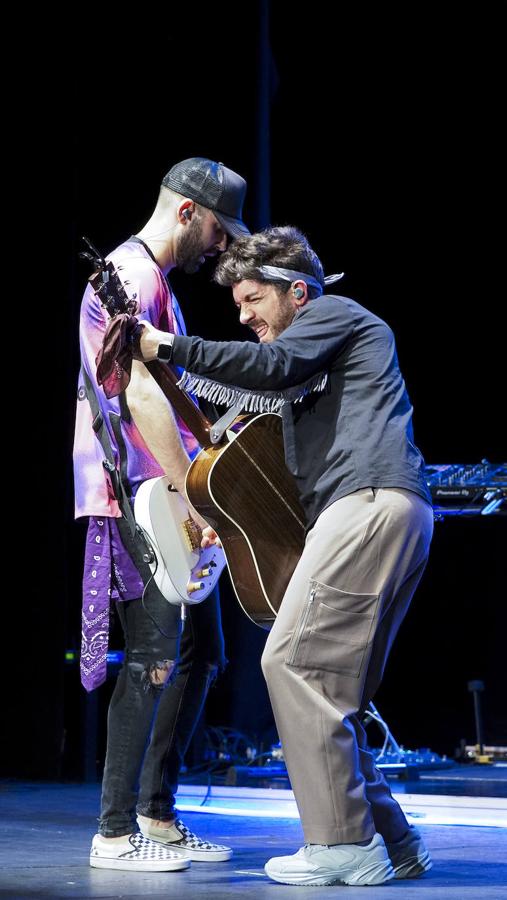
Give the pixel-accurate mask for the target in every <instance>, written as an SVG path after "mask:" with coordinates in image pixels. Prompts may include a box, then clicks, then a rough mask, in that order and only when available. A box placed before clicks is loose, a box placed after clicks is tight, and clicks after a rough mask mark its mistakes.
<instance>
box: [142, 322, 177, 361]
mask: <svg viewBox="0 0 507 900" xmlns="http://www.w3.org/2000/svg"><path fill="white" fill-rule="evenodd" d="M139 325H142V329H140V330H139V331H138V333H137V339H138V346H137V348H136V350H138V351H139V352H140V354H141V359H142V361H143V362H152V361H153V360H155V359H157V358H158V357H157V352H158V348H159V345H160V344H163V343H169V342H170V340H172V337H173V335H171V334H169V333H168V332H166V331H160V330H159V329H158V328H155V327H154V325H152V324H151V323H150V322H144V321H143V322H140V323H139ZM135 356H136V357H137V352H136V353H135Z"/></svg>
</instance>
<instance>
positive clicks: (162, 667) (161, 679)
mask: <svg viewBox="0 0 507 900" xmlns="http://www.w3.org/2000/svg"><path fill="white" fill-rule="evenodd" d="M175 669H176V661H175V660H173V659H159V660H157V661H156V662H154V663H147V664H146V666H145V667H144V671H143V675H142V680H143V685H144V689H145V691H148V690H149V689H150V688H164V687H165V686H166V684H168V683H169V681H170V679H171V676H172V675H173V674H174V671H175Z"/></svg>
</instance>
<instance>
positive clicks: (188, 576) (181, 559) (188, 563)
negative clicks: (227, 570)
mask: <svg viewBox="0 0 507 900" xmlns="http://www.w3.org/2000/svg"><path fill="white" fill-rule="evenodd" d="M134 516H135V519H136V522H137V524H138V525H140V527H141V528H142V529H143V531H144V533H145V536H147V538H148V543H149V544H150V546H151V547H152V549H153V551H154V554H155V559H154V560H153V561H152V562H151V563H150V569H151V571H152V573H153V577H154V579H155V582H156V584H157V587H158V589H159V590H160V592H161V593H162V594H163V596H164V597H165V599H166V600H167V601H168V602H169V603H174V604H178V605H179V604H181V603H184V604H186V605H192V604H195V603H201V601H202V600H205V599H206V597H207V596H208V595H209V594H210V593H211V591H212V590H213V588H214V587H215V585H216V583H217V581H218V578H219V575H220V573H221V572H222V570H223V568H224V566H225V556H224V553H223V550H221V549H220V548H219V547H207V548H206V549H205V550H202V549H201V547H200V540H201V533H200V530H199V529H198V528H197V526H196V525H195V523H194V522H193V521H192V520H191V519H190V517H189V514H188V509H187V506H186V504H185V502H184V500H183V498H182V497H181V495H180V494H179V493H178V492H177V491H175V490H174V489H173V488H172V485H171V483H170V481H169V478H167V476H165V475H163V476H161V477H159V478H150V479H148V481H144V482H143V484H142V485H141V486H140V487H139V489H138V491H137V494H136V499H135V503H134Z"/></svg>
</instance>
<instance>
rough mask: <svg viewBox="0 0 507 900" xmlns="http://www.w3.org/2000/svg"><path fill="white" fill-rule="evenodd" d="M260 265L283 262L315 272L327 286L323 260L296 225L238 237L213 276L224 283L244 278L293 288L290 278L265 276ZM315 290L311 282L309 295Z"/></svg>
mask: <svg viewBox="0 0 507 900" xmlns="http://www.w3.org/2000/svg"><path fill="white" fill-rule="evenodd" d="M259 266H280V267H281V268H284V269H294V270H295V271H297V272H303V273H306V274H307V275H312V276H313V277H314V278H316V279H317V281H318V282H320V284H321V285H322V288H324V270H323V268H322V263H321V261H320V259H319V257H318V256H317V254H316V253H315V252H314V250H312V248H311V247H310V244H309V243H308V241H307V239H306V237H305V236H304V234H303V233H302V232H301V231H299V230H298V229H297V228H294V226H293V225H282V226H273V227H271V228H265V229H264V230H263V231H258V232H257V233H256V234H251V235H248V236H245V237H241V238H238V240H236V241H234V242H233V243H232V244H231V246H230V247H229V249H228V250H226V251H225V253H223V254H222V256H221V257H220V260H219V263H218V265H217V267H216V269H215V274H214V280H215V281H216V282H217V283H218V284H221V285H222V286H224V287H230V286H231V285H233V284H237V283H238V282H239V281H245V280H249V281H259V282H266V283H269V284H275V285H276V287H277V289H278V290H279V291H280V292H281V293H284V294H285V293H287V291H288V290H289V288H290V284H289V283H288V282H287V281H284V280H283V279H280V281H275V280H274V279H272V278H266V276H265V275H263V274H262V273H261V272H259ZM316 293H317V291H316V289H315V288H312V287H311V286H310V287H309V295H310V297H313V296H315V295H316Z"/></svg>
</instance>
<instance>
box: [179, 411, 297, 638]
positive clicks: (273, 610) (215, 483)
mask: <svg viewBox="0 0 507 900" xmlns="http://www.w3.org/2000/svg"><path fill="white" fill-rule="evenodd" d="M227 435H228V438H229V442H228V443H225V444H220V445H218V446H213V447H208V448H207V449H204V450H201V452H200V453H199V455H198V456H197V457H196V458H195V459H194V461H193V462H192V464H191V466H190V468H189V470H188V473H187V479H186V489H187V494H188V497H189V500H190V502H191V503H192V504H193V505H194V506H195V508H196V509H197V510H198V511H199V512H200V514H201V515H202V516H203V518H204V519H206V521H207V522H209V523H210V525H212V527H213V528H214V529H215V530H216V531H217V532H218V534H219V535H220V540H221V542H222V545H223V549H224V552H225V556H226V560H227V564H228V566H229V571H230V575H231V581H232V584H233V587H234V590H235V592H236V596H237V598H238V601H239V603H240V605H241V606H242V608H243V610H244V612H245V613H246V614H247V616H248V617H249V618H250V619H251V620H252V621H253V622H255V624H256V625H260V626H261V627H262V628H267V629H269V628H270V627H271V625H272V624H273V622H274V620H275V618H276V614H277V612H278V609H279V607H280V603H281V601H282V598H283V595H284V593H285V590H286V588H287V585H288V583H289V580H290V578H291V576H292V573H293V571H294V569H295V567H296V564H297V562H298V560H299V558H300V556H301V553H302V552H303V546H304V540H305V517H304V513H303V510H302V508H301V505H300V503H299V499H298V495H297V490H296V486H295V482H294V479H293V477H292V475H291V473H290V472H289V470H288V469H287V466H286V463H285V457H284V448H283V434H282V420H281V417H280V416H278V415H276V414H273V413H263V414H259V415H254V416H251V417H244V418H243V417H240V418H239V419H237V420H236V422H235V423H234V424H233V426H232V427H231V429H229V431H228V433H227Z"/></svg>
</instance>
